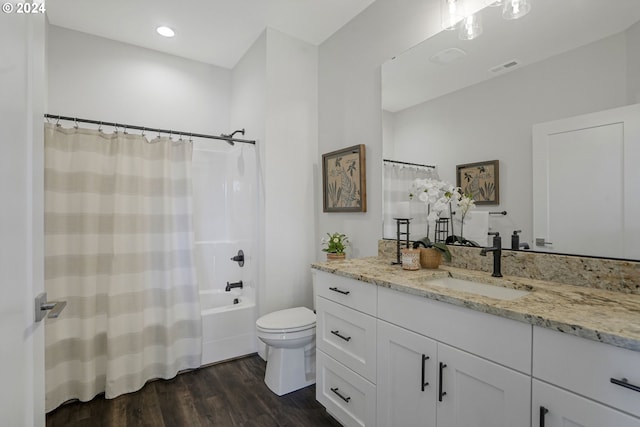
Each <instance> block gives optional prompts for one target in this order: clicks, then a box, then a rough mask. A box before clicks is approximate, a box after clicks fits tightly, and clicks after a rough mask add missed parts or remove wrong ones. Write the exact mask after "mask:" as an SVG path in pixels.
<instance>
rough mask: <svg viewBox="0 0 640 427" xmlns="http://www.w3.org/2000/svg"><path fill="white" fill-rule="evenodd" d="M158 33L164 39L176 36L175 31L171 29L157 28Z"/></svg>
mask: <svg viewBox="0 0 640 427" xmlns="http://www.w3.org/2000/svg"><path fill="white" fill-rule="evenodd" d="M156 31H157V32H158V34H160V35H161V36H164V37H173V36H175V35H176V33H175V31H173V30H172V29H171V28H169V27H158V28H156Z"/></svg>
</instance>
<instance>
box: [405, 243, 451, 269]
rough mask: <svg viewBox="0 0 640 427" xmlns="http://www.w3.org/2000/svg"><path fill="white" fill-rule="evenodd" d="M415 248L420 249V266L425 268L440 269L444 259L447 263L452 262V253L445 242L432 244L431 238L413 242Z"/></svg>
mask: <svg viewBox="0 0 640 427" xmlns="http://www.w3.org/2000/svg"><path fill="white" fill-rule="evenodd" d="M420 246H422V247H421V248H420ZM413 248H414V249H418V248H420V265H421V266H422V267H423V268H438V267H439V266H440V263H441V262H442V257H444V259H445V261H447V262H450V261H451V252H450V251H449V248H448V247H447V245H446V244H445V243H443V242H432V241H431V240H430V239H429V237H423V238H422V239H420V240H416V241H415V242H413Z"/></svg>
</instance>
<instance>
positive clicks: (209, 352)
mask: <svg viewBox="0 0 640 427" xmlns="http://www.w3.org/2000/svg"><path fill="white" fill-rule="evenodd" d="M251 293H252V292H251V290H250V289H247V290H244V289H243V290H241V291H239V290H237V289H232V290H231V292H225V291H221V290H207V291H200V311H201V314H202V364H203V365H208V364H210V363H215V362H220V361H222V360H227V359H232V358H234V357H239V356H244V355H246V354H251V353H255V352H256V351H257V348H256V344H257V342H256V323H255V322H256V311H255V309H256V305H255V301H254V299H253V298H252V296H251ZM235 299H237V300H238V302H237V303H235V304H234V300H235Z"/></svg>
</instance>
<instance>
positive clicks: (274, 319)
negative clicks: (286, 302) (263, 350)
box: [256, 307, 316, 396]
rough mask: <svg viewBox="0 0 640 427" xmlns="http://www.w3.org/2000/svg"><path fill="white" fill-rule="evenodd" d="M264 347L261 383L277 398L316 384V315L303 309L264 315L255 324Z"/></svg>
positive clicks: (296, 308) (289, 309) (291, 309)
mask: <svg viewBox="0 0 640 427" xmlns="http://www.w3.org/2000/svg"><path fill="white" fill-rule="evenodd" d="M256 329H257V335H258V338H260V340H261V341H262V342H264V343H265V344H266V345H267V369H266V372H265V375H264V382H265V384H267V387H269V389H271V391H273V392H274V393H275V394H277V395H278V396H282V395H284V394H287V393H291V392H292V391H296V390H299V389H301V388H303V387H307V386H309V385H311V384H315V382H316V369H315V350H316V346H315V341H316V315H315V313H314V312H313V311H311V310H309V309H308V308H306V307H295V308H288V309H286V310H280V311H274V312H273V313H269V314H265V315H264V316H262V317H260V318H259V319H258V320H257V321H256Z"/></svg>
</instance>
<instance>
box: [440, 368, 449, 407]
mask: <svg viewBox="0 0 640 427" xmlns="http://www.w3.org/2000/svg"><path fill="white" fill-rule="evenodd" d="M446 367H447V365H446V364H444V363H442V362H440V375H439V377H440V378H439V381H438V382H439V383H440V384H438V401H440V402H442V397H443V396H446V395H447V392H446V391H442V380H444V375H443V373H442V371H443V370H444V368H446Z"/></svg>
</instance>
